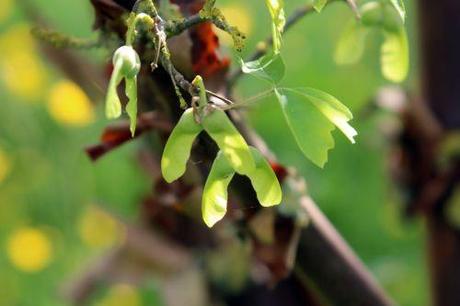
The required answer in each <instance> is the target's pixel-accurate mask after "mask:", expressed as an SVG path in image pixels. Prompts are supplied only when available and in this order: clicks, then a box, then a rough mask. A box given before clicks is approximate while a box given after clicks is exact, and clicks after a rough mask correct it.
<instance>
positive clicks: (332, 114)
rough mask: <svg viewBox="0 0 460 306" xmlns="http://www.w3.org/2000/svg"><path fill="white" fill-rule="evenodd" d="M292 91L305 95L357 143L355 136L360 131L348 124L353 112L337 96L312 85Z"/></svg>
mask: <svg viewBox="0 0 460 306" xmlns="http://www.w3.org/2000/svg"><path fill="white" fill-rule="evenodd" d="M291 91H293V92H295V93H297V94H298V95H301V96H304V97H305V98H306V99H307V100H308V101H309V102H311V103H313V105H314V106H315V107H316V108H317V109H318V110H319V111H320V112H321V113H322V114H323V115H324V116H325V117H326V118H327V119H328V120H329V121H330V122H332V123H333V124H334V125H335V126H336V127H337V128H339V129H340V130H341V131H342V133H343V134H344V135H345V136H346V137H347V138H348V139H349V140H350V142H351V143H355V139H354V137H355V136H356V135H358V132H356V130H355V129H354V128H353V127H352V126H351V125H350V124H348V121H350V120H351V119H353V114H352V113H351V112H350V110H349V109H348V108H347V107H346V106H345V105H343V104H342V103H341V102H340V101H339V100H337V98H335V97H334V96H332V95H330V94H328V93H325V92H323V91H321V90H318V89H314V88H310V87H302V88H295V89H291Z"/></svg>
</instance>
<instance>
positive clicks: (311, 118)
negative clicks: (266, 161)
mask: <svg viewBox="0 0 460 306" xmlns="http://www.w3.org/2000/svg"><path fill="white" fill-rule="evenodd" d="M275 93H276V96H277V97H278V100H279V102H280V104H281V107H282V109H283V114H284V116H285V118H286V121H287V123H288V125H289V127H290V129H291V131H292V133H293V135H294V138H295V139H296V141H297V144H298V145H299V147H300V149H301V150H302V152H303V153H304V155H305V156H306V157H308V158H309V159H310V160H312V161H313V162H314V163H315V164H316V165H318V166H319V167H323V166H324V164H325V163H326V161H327V152H328V150H329V149H331V148H333V147H334V139H333V138H332V136H331V132H332V130H333V129H334V125H335V126H336V127H338V128H339V129H340V130H341V131H342V132H343V133H344V134H345V136H347V137H348V139H349V140H350V141H351V142H352V143H354V136H356V135H357V132H356V131H355V129H353V127H351V126H350V125H349V124H348V121H349V120H351V119H352V118H353V116H352V114H351V112H350V111H349V110H348V108H346V107H345V106H344V105H343V104H342V103H340V101H338V100H337V99H336V98H334V97H333V96H331V95H329V94H327V93H325V92H322V91H320V90H317V89H313V88H299V89H286V90H285V91H284V92H283V95H282V94H281V93H280V92H278V91H275Z"/></svg>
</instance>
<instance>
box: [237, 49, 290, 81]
mask: <svg viewBox="0 0 460 306" xmlns="http://www.w3.org/2000/svg"><path fill="white" fill-rule="evenodd" d="M241 70H242V71H243V72H244V73H247V74H251V75H253V76H255V77H257V78H260V79H262V80H265V81H268V82H271V83H274V84H278V83H279V82H281V80H282V79H283V78H284V74H285V72H286V67H285V65H284V61H283V59H282V57H281V55H280V54H268V55H265V56H262V57H261V58H259V59H257V60H255V61H252V62H247V63H245V62H243V60H241Z"/></svg>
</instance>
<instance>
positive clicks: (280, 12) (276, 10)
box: [265, 0, 286, 54]
mask: <svg viewBox="0 0 460 306" xmlns="http://www.w3.org/2000/svg"><path fill="white" fill-rule="evenodd" d="M265 3H266V4H267V7H268V11H269V12H270V16H271V17H272V34H273V52H274V53H275V54H278V53H280V50H281V43H282V37H281V36H282V33H283V30H284V26H285V24H286V17H285V15H284V1H283V0H265Z"/></svg>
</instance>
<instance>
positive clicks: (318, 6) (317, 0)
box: [313, 0, 328, 13]
mask: <svg viewBox="0 0 460 306" xmlns="http://www.w3.org/2000/svg"><path fill="white" fill-rule="evenodd" d="M327 1H328V0H314V1H313V8H314V9H315V10H316V11H317V12H318V13H319V12H321V11H322V10H323V8H324V7H325V6H326V4H327Z"/></svg>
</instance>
